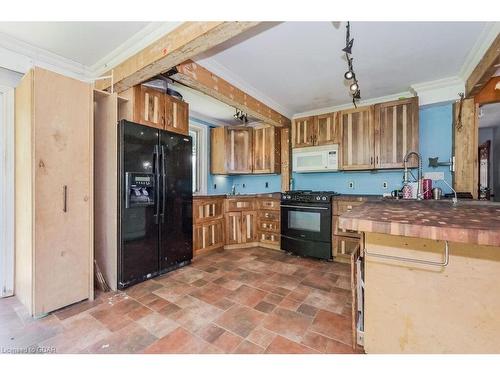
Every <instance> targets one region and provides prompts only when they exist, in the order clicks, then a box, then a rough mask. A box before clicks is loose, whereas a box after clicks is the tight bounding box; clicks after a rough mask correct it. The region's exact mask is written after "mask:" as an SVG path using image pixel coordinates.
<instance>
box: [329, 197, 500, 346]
mask: <svg viewBox="0 0 500 375" xmlns="http://www.w3.org/2000/svg"><path fill="white" fill-rule="evenodd" d="M339 227H341V228H343V229H345V230H356V231H360V232H364V239H365V241H364V246H363V247H362V255H363V259H364V286H365V288H364V346H365V351H366V352H367V353H500V299H499V298H498V295H499V292H498V278H499V275H500V205H499V204H494V203H489V202H473V201H462V202H459V203H458V204H457V205H453V204H452V203H451V202H448V201H393V200H382V201H379V202H366V203H365V204H363V205H361V206H359V207H356V208H354V209H353V210H351V211H350V212H346V213H344V214H342V215H341V216H340V218H339Z"/></svg>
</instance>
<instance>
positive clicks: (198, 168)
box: [189, 124, 208, 194]
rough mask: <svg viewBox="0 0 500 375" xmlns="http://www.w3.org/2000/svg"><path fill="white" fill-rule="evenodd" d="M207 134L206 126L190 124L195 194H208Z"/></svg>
mask: <svg viewBox="0 0 500 375" xmlns="http://www.w3.org/2000/svg"><path fill="white" fill-rule="evenodd" d="M207 133H208V129H207V127H205V126H201V125H195V124H189V135H190V136H191V138H192V139H193V193H194V194H206V193H207V169H208V152H207Z"/></svg>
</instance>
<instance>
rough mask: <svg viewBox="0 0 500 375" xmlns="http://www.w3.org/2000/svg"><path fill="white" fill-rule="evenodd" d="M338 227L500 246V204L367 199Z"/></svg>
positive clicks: (341, 221)
mask: <svg viewBox="0 0 500 375" xmlns="http://www.w3.org/2000/svg"><path fill="white" fill-rule="evenodd" d="M339 227H340V228H342V229H348V230H356V231H360V232H374V233H384V234H391V235H398V236H407V237H420V238H427V239H433V240H447V241H452V242H462V243H470V244H478V245H490V246H500V204H499V203H491V202H484V201H459V202H458V204H457V205H455V206H454V205H453V204H452V203H451V202H449V201H433V200H424V201H413V200H412V201H404V200H390V199H387V200H380V201H376V202H366V203H365V204H363V205H360V206H358V207H354V208H353V209H352V211H350V212H346V213H344V214H342V215H341V216H340V217H339Z"/></svg>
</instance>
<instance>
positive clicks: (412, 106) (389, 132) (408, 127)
mask: <svg viewBox="0 0 500 375" xmlns="http://www.w3.org/2000/svg"><path fill="white" fill-rule="evenodd" d="M418 137H419V136H418V98H417V97H415V98H411V99H404V100H397V101H393V102H388V103H382V104H377V105H375V168H377V169H384V168H403V165H404V163H403V159H404V157H405V155H406V154H407V153H408V152H409V151H416V152H418ZM408 166H409V167H417V166H418V161H417V158H416V157H415V156H412V157H410V158H409V160H408Z"/></svg>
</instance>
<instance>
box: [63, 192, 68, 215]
mask: <svg viewBox="0 0 500 375" xmlns="http://www.w3.org/2000/svg"><path fill="white" fill-rule="evenodd" d="M63 212H68V186H67V185H64V186H63Z"/></svg>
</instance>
